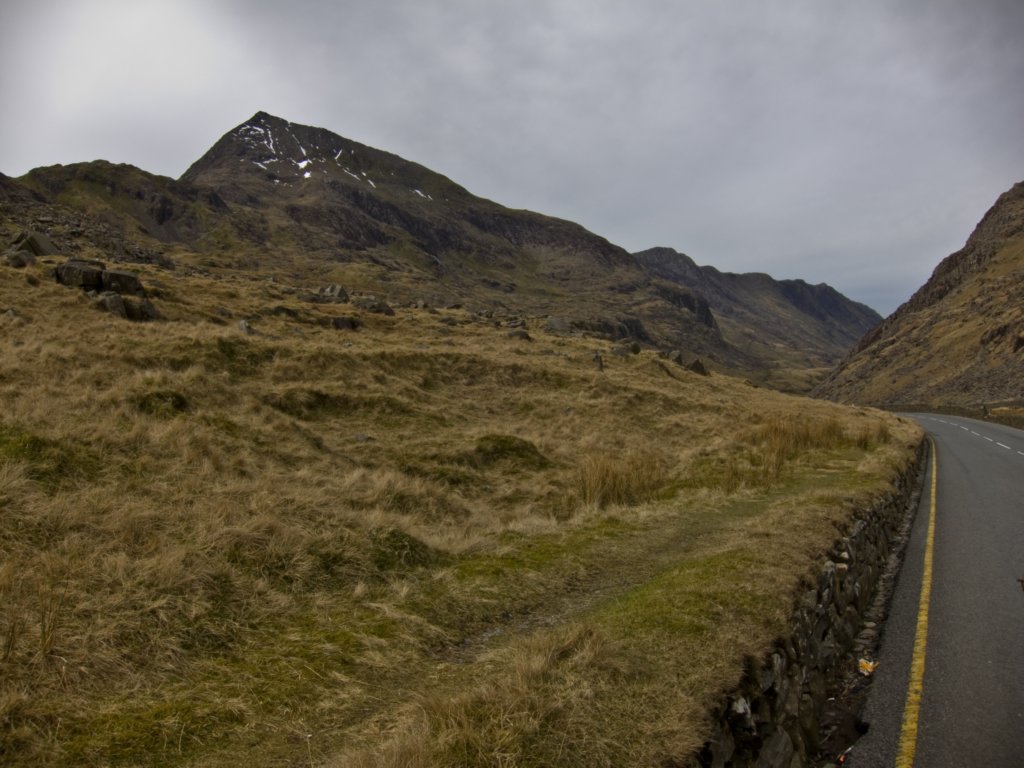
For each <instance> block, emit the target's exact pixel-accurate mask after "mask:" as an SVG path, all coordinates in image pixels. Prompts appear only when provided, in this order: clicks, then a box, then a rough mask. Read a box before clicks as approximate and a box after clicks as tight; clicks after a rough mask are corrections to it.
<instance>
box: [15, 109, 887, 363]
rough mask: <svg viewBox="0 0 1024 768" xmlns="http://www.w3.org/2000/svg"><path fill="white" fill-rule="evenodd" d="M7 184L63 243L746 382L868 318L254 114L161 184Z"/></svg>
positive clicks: (123, 172)
mask: <svg viewBox="0 0 1024 768" xmlns="http://www.w3.org/2000/svg"><path fill="white" fill-rule="evenodd" d="M17 181H18V183H20V184H21V185H23V187H24V188H26V189H27V190H29V191H30V193H31V194H34V195H35V196H36V197H37V198H39V199H41V200H44V201H45V202H46V203H49V204H51V205H55V206H59V207H61V210H63V211H64V212H65V214H64V215H62V216H58V217H57V218H56V219H55V220H54V221H52V222H51V223H50V225H49V226H48V227H47V229H48V234H49V235H50V236H51V238H52V239H53V240H54V241H55V242H57V243H58V244H60V243H61V242H63V243H64V245H65V247H66V249H67V250H70V251H80V252H84V253H91V254H93V255H97V256H103V257H105V258H117V257H118V256H119V255H123V254H126V253H127V254H129V256H130V257H131V258H135V259H140V260H148V261H157V260H162V261H163V262H164V263H167V264H178V265H180V266H183V267H187V268H189V269H198V270H205V271H208V272H211V273H216V274H225V275H227V274H237V273H238V272H239V270H244V271H246V272H247V273H252V274H261V275H264V276H267V277H273V278H274V279H276V280H278V281H287V282H289V283H291V284H293V285H296V286H298V287H300V288H303V289H305V290H311V291H315V290H316V288H317V287H318V286H320V285H323V284H325V283H329V282H337V283H341V284H344V285H345V286H346V287H347V288H349V289H350V290H355V291H357V292H360V291H361V292H365V293H374V294H382V295H385V296H386V297H387V298H388V299H389V300H391V301H393V302H398V303H407V302H415V301H425V302H426V303H429V304H433V305H442V306H443V305H451V304H463V305H466V306H468V307H471V308H474V309H477V310H479V311H481V312H489V313H499V314H500V313H519V314H525V315H528V316H533V317H538V318H544V317H554V318H556V319H557V323H556V325H557V326H558V327H560V328H563V329H566V330H567V331H568V332H573V333H587V334H592V335H597V336H601V337H604V338H611V339H633V340H637V341H640V342H642V343H644V344H648V345H651V346H655V347H659V348H662V349H679V350H681V351H682V352H684V353H685V354H688V355H698V356H701V357H703V358H704V359H706V360H708V361H710V362H712V363H713V364H714V365H715V366H716V367H718V368H719V369H724V370H730V371H734V372H742V373H745V374H755V378H756V377H757V375H756V374H758V372H761V371H764V370H768V369H779V368H784V369H787V370H788V369H813V368H821V367H825V366H828V365H831V364H832V363H833V362H834V361H835V360H836V359H838V357H840V356H841V355H842V353H843V352H844V351H845V350H846V348H847V347H848V346H849V344H850V343H852V341H853V340H854V339H855V338H857V337H859V336H860V334H861V333H863V331H864V330H865V327H866V326H865V322H866V321H865V319H864V316H863V313H861V312H859V309H866V308H860V307H859V305H856V306H855V305H853V303H852V302H849V301H848V300H846V299H845V298H843V297H841V296H840V295H839V294H837V293H835V292H834V291H832V289H830V288H828V287H827V286H808V285H806V284H804V283H801V282H799V281H796V282H792V281H783V282H782V283H779V282H776V281H774V280H772V279H771V278H769V277H767V276H766V275H762V276H729V275H721V274H720V273H717V272H716V271H713V270H712V269H711V268H696V271H695V272H694V275H695V277H694V280H693V281H691V280H689V278H687V276H686V275H685V274H684V272H686V270H685V269H675V268H674V267H672V268H670V266H669V265H668V262H667V261H665V263H661V264H657V263H655V262H656V261H657V260H655V259H654V258H653V257H647V258H644V259H639V258H638V257H636V256H634V255H632V254H630V253H628V252H627V251H625V250H624V249H622V248H620V247H618V246H616V245H614V244H612V243H610V242H608V241H607V240H606V239H605V238H603V237H600V236H598V235H595V234H593V233H591V232H588V231H587V230H586V229H584V228H583V227H581V226H579V225H578V224H575V223H573V222H569V221H564V220H560V219H556V218H553V217H550V216H544V215H542V214H539V213H534V212H531V211H525V210H513V209H509V208H505V207H503V206H501V205H499V204H497V203H494V202H491V201H489V200H485V199H482V198H479V197H476V196H474V195H472V194H471V193H470V192H468V191H467V190H466V189H464V188H463V187H461V186H459V185H458V184H456V183H455V182H453V181H452V180H450V179H448V178H447V177H445V176H443V175H441V174H439V173H436V172H434V171H432V170H430V169H428V168H425V167H424V166H422V165H419V164H417V163H414V162H410V161H408V160H405V159H403V158H401V157H398V156H397V155H394V154H391V153H388V152H384V151H381V150H378V149H374V148H372V147H368V146H366V145H363V144H360V143H358V142H355V141H352V140H350V139H346V138H343V137H341V136H339V135H337V134H335V133H332V132H331V131H328V130H326V129H323V128H316V127H312V126H304V125H298V124H295V123H290V122H288V121H287V120H283V119H281V118H279V117H274V116H272V115H269V114H267V113H265V112H258V113H257V114H255V115H254V116H253V117H252V118H250V119H249V120H247V121H246V122H244V123H242V124H241V125H239V126H237V127H236V128H234V129H233V130H231V131H229V132H228V133H226V134H225V135H224V136H223V137H221V138H220V139H219V140H218V141H217V142H216V143H215V144H214V145H213V146H212V147H211V148H210V150H209V151H208V152H206V153H205V154H204V155H203V156H202V157H201V158H199V159H198V160H197V161H196V162H195V163H193V164H192V166H191V167H190V168H189V169H188V170H187V171H186V172H185V173H184V174H183V175H182V176H181V178H180V179H177V180H175V179H169V178H166V177H161V176H155V175H153V174H149V173H147V172H145V171H143V170H140V169H138V168H134V167H132V166H128V165H114V164H111V163H107V162H104V161H95V162H91V163H81V164H75V165H68V166H51V167H45V168H37V169H34V170H33V171H31V172H29V173H28V174H26V175H25V176H23V177H21V179H19V180H17ZM28 205H29V204H28V203H25V206H28ZM13 207H14V208H17V206H13ZM23 207H24V206H23ZM83 217H85V218H83ZM16 218H17V217H15V223H17V222H16ZM51 218H52V217H51ZM86 220H88V223H87V222H86ZM69 222H70V223H69ZM98 232H103V233H105V234H104V236H103V237H101V238H99V239H98V240H97V239H96V238H91V237H90V235H91V234H93V233H98ZM114 235H116V236H117V237H119V238H120V239H121V241H122V243H121V244H120V245H117V244H114V243H112V237H113V236H114ZM111 251H113V255H111V253H110V252H111ZM648 253H649V252H648ZM681 259H684V260H685V259H686V257H681ZM687 261H688V260H687ZM680 264H682V262H681V261H680ZM691 264H692V262H691ZM683 266H684V267H685V266H686V265H685V264H683ZM712 273H713V274H712ZM876 319H877V318H876ZM760 378H762V379H764V378H765V377H764V376H761V377H760ZM768 378H770V377H768Z"/></svg>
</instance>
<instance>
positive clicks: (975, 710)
mask: <svg viewBox="0 0 1024 768" xmlns="http://www.w3.org/2000/svg"><path fill="white" fill-rule="evenodd" d="M912 416H913V418H915V419H916V420H917V421H918V422H919V423H920V424H921V426H922V427H923V428H924V429H925V430H927V432H928V434H929V435H930V436H931V437H932V440H933V441H934V446H935V452H934V453H933V455H932V461H931V462H930V466H929V475H928V477H927V478H926V482H925V487H924V492H923V493H922V497H921V508H920V509H919V510H918V513H917V518H916V520H915V523H914V527H913V531H912V533H911V539H910V542H909V544H908V547H907V553H906V559H905V561H904V564H903V568H902V570H901V572H900V576H899V579H898V582H897V584H896V590H895V593H894V595H893V603H892V608H891V611H890V614H889V618H888V619H887V620H886V623H885V628H884V631H883V635H882V643H881V647H880V649H879V658H878V661H879V666H878V669H877V671H876V672H875V675H874V680H873V681H872V684H871V690H870V693H869V697H868V701H867V705H866V707H865V712H864V720H865V721H866V722H867V723H868V725H869V729H868V732H867V734H866V735H865V736H864V737H863V738H861V739H860V741H858V742H857V743H856V744H855V745H854V747H853V750H852V752H851V754H850V757H849V760H848V762H847V765H850V766H855V768H891V767H892V766H897V765H899V767H900V768H910V766H914V767H915V768H973V767H974V766H979V767H984V768H1022V767H1024V589H1022V585H1021V583H1020V582H1019V581H1018V579H1020V578H1021V577H1024V432H1022V431H1020V430H1016V429H1011V428H1009V427H1003V426H1000V425H995V424H988V423H986V422H980V421H975V420H973V419H966V418H960V417H954V416H939V415H931V414H912ZM936 469H937V484H936V494H935V500H936V505H935V523H934V525H935V528H934V548H933V561H932V566H933V567H932V569H931V578H930V583H931V599H930V600H929V601H928V614H927V635H926V637H927V642H926V643H925V644H924V654H923V658H924V662H923V678H922V681H923V684H922V692H921V697H920V708H919V717H918V718H917V737H916V740H912V743H914V744H915V749H914V751H913V761H912V762H907V761H906V759H903V762H900V763H897V755H898V752H899V744H900V737H901V732H902V730H903V729H904V727H905V721H906V720H907V717H906V714H905V704H906V701H907V690H908V685H909V684H910V681H911V677H912V675H911V671H912V669H913V667H912V663H913V659H914V638H915V634H916V632H917V630H918V625H919V614H920V605H919V603H920V596H921V589H922V584H923V583H924V582H925V581H927V579H926V578H923V575H924V571H925V569H924V567H923V564H924V561H925V551H926V543H927V534H928V526H929V519H930V509H931V491H930V489H931V483H932V476H931V475H932V473H933V472H935V471H936ZM919 655H920V653H919ZM918 664H919V666H918V669H920V662H918Z"/></svg>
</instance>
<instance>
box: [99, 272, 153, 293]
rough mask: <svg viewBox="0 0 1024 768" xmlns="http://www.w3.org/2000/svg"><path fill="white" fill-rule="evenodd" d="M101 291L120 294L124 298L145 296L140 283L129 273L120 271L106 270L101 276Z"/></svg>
mask: <svg viewBox="0 0 1024 768" xmlns="http://www.w3.org/2000/svg"><path fill="white" fill-rule="evenodd" d="M101 280H102V282H103V290H105V291H113V292H114V293H120V294H122V295H124V296H145V295H146V289H145V288H143V287H142V281H141V280H139V278H138V277H137V276H136V275H134V274H132V273H131V272H124V271H122V270H120V269H107V270H104V271H103V274H102V275H101Z"/></svg>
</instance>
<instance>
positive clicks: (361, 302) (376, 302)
mask: <svg viewBox="0 0 1024 768" xmlns="http://www.w3.org/2000/svg"><path fill="white" fill-rule="evenodd" d="M352 306H354V307H358V308H359V309H363V310H366V311H367V312H374V313H376V314H378V315H393V314H395V310H393V309H392V308H391V307H390V306H389V305H388V303H387V302H386V301H384V300H383V299H378V298H377V297H376V296H359V297H358V298H355V299H352Z"/></svg>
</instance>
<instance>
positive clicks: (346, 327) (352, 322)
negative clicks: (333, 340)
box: [331, 317, 363, 331]
mask: <svg viewBox="0 0 1024 768" xmlns="http://www.w3.org/2000/svg"><path fill="white" fill-rule="evenodd" d="M362 325H363V321H362V320H360V319H359V318H358V317H334V318H331V327H332V328H335V329H336V330H339V331H357V330H359V329H360V328H361V327H362Z"/></svg>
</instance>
